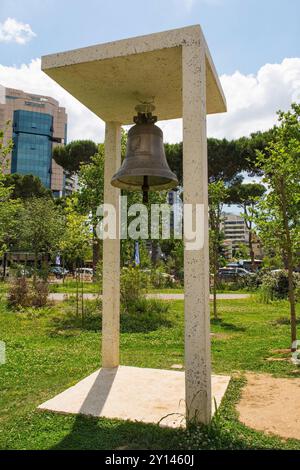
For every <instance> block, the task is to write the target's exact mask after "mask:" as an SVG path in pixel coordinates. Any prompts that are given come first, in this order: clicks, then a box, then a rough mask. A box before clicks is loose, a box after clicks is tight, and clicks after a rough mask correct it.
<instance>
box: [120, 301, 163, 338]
mask: <svg viewBox="0 0 300 470" xmlns="http://www.w3.org/2000/svg"><path fill="white" fill-rule="evenodd" d="M169 308H170V305H169V303H168V302H164V301H161V300H156V299H145V298H144V299H140V300H138V301H136V302H133V303H132V304H131V305H130V309H129V310H128V311H126V312H124V313H123V312H122V313H121V332H122V333H146V332H148V331H155V330H157V329H158V328H160V327H161V326H165V327H169V326H170V325H171V322H170V320H168V319H167V318H166V313H167V312H168V310H169Z"/></svg>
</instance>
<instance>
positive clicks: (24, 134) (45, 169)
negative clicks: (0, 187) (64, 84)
mask: <svg viewBox="0 0 300 470" xmlns="http://www.w3.org/2000/svg"><path fill="white" fill-rule="evenodd" d="M8 121H10V125H9V127H8V129H7V132H6V135H5V138H6V140H9V139H11V138H13V142H14V147H13V151H12V152H11V154H9V155H8V156H7V161H6V162H5V163H4V172H5V173H20V174H23V175H24V174H32V175H35V176H38V177H39V178H40V179H41V181H42V183H43V184H44V186H46V188H49V189H51V190H52V193H53V195H54V196H56V197H59V196H62V195H63V194H65V192H71V191H72V189H73V180H72V179H70V178H66V176H65V174H64V171H63V169H62V167H61V166H59V165H57V163H55V161H54V160H53V159H52V149H53V147H54V146H55V145H59V144H66V141H67V114H66V111H65V108H62V107H60V106H59V103H58V102H57V101H56V100H54V99H53V98H50V97H49V96H42V95H35V94H33V93H25V92H23V91H21V90H15V89H13V88H5V87H3V86H2V85H0V128H1V129H4V128H5V126H6V123H7V122H8Z"/></svg>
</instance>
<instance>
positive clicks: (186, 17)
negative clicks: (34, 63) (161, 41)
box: [0, 0, 300, 74]
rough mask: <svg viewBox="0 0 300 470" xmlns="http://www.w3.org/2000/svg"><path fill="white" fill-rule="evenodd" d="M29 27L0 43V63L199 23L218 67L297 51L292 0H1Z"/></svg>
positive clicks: (298, 30)
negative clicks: (28, 36)
mask: <svg viewBox="0 0 300 470" xmlns="http://www.w3.org/2000/svg"><path fill="white" fill-rule="evenodd" d="M7 17H12V18H15V19H16V20H18V21H19V22H22V23H27V24H29V25H30V26H31V29H32V31H33V32H34V33H35V34H36V37H35V38H33V39H32V40H31V41H30V42H28V43H27V44H25V45H23V46H21V47H20V45H19V44H15V43H9V44H8V43H0V61H1V63H2V64H3V65H20V64H21V63H28V62H29V61H30V60H31V59H33V58H36V57H40V56H41V55H43V54H48V53H52V52H57V51H61V50H67V49H73V48H77V47H83V46H87V45H90V44H96V43H101V42H106V41H111V40H115V39H122V38H125V37H129V36H135V35H140V34H148V33H150V32H155V31H162V30H166V29H172V28H176V27H181V26H186V25H190V24H196V23H200V24H201V26H202V28H203V31H204V33H205V36H206V38H207V41H208V44H209V47H210V50H211V53H212V55H213V58H214V61H215V64H216V67H217V70H218V72H219V74H224V73H226V74H231V73H233V72H235V71H236V70H239V71H240V72H241V73H243V74H249V73H255V72H256V71H257V70H258V69H259V68H260V67H261V66H262V65H264V64H266V63H268V62H270V63H275V62H281V61H282V60H283V59H284V58H285V57H299V56H300V26H299V20H300V1H299V0H151V1H146V0H144V1H143V0H127V1H126V2H125V1H122V0H85V1H82V0H1V2H0V23H3V22H4V21H5V20H6V18H7Z"/></svg>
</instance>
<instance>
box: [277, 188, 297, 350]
mask: <svg viewBox="0 0 300 470" xmlns="http://www.w3.org/2000/svg"><path fill="white" fill-rule="evenodd" d="M281 195H282V216H283V223H284V230H285V239H286V243H285V245H286V246H285V252H286V261H287V269H288V285H289V287H288V289H289V302H290V315H291V342H292V344H291V351H296V349H297V346H295V345H294V344H293V343H294V342H295V341H296V340H297V318H296V302H295V289H294V280H293V269H294V260H293V251H292V242H291V234H290V229H289V223H288V217H287V201H286V194H285V188H284V183H283V181H282V180H281Z"/></svg>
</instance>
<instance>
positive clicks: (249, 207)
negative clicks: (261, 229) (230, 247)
mask: <svg viewBox="0 0 300 470" xmlns="http://www.w3.org/2000/svg"><path fill="white" fill-rule="evenodd" d="M265 192H266V187H265V186H264V185H263V184H260V183H242V184H237V185H233V186H232V187H231V188H230V189H229V195H228V198H229V203H231V204H236V205H238V206H239V207H241V208H242V210H243V217H244V220H245V224H246V227H247V229H248V232H249V238H248V247H249V254H250V258H251V265H252V269H253V271H254V269H255V260H254V250H253V236H254V230H253V212H254V207H255V205H256V204H257V203H258V201H259V200H260V198H261V197H262V196H263V194H264V193H265Z"/></svg>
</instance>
